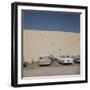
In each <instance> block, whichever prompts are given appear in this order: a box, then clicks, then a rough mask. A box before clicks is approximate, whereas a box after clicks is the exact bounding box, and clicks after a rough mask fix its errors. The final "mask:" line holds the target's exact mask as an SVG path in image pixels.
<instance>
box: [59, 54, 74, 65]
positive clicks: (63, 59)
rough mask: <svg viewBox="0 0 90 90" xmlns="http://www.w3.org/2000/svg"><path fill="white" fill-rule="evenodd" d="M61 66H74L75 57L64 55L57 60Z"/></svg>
mask: <svg viewBox="0 0 90 90" xmlns="http://www.w3.org/2000/svg"><path fill="white" fill-rule="evenodd" d="M57 60H58V62H59V63H60V64H73V57H72V56H70V55H64V56H61V57H58V58H57Z"/></svg>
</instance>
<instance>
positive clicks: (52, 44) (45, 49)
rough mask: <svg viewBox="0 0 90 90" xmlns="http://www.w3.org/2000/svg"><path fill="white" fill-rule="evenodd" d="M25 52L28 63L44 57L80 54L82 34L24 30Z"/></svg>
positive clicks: (24, 55)
mask: <svg viewBox="0 0 90 90" xmlns="http://www.w3.org/2000/svg"><path fill="white" fill-rule="evenodd" d="M23 51H24V52H23V57H24V60H25V61H28V62H32V60H34V61H38V58H39V57H40V56H43V55H51V54H52V55H55V56H59V55H63V54H80V33H73V32H62V31H40V30H23Z"/></svg>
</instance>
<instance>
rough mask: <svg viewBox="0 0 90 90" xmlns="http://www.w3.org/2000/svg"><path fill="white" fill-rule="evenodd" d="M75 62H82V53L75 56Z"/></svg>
mask: <svg viewBox="0 0 90 90" xmlns="http://www.w3.org/2000/svg"><path fill="white" fill-rule="evenodd" d="M74 62H75V63H78V64H80V55H76V56H74Z"/></svg>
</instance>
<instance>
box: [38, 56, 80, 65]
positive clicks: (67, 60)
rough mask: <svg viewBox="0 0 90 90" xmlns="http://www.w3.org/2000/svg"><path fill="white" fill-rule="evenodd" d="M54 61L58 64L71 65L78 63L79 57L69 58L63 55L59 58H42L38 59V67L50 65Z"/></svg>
mask: <svg viewBox="0 0 90 90" xmlns="http://www.w3.org/2000/svg"><path fill="white" fill-rule="evenodd" d="M54 60H57V62H58V63H59V64H73V63H80V55H76V56H70V55H63V56H60V57H55V56H53V55H50V56H42V57H40V58H39V65H40V66H45V65H51V64H52V63H53V62H54Z"/></svg>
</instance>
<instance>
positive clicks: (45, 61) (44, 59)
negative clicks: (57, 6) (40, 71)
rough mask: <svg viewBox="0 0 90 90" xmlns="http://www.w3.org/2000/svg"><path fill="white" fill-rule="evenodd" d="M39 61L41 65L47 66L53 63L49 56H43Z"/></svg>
mask: <svg viewBox="0 0 90 90" xmlns="http://www.w3.org/2000/svg"><path fill="white" fill-rule="evenodd" d="M38 63H39V65H40V66H47V65H51V63H52V60H51V59H50V58H49V56H43V57H40V58H39V62H38Z"/></svg>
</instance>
